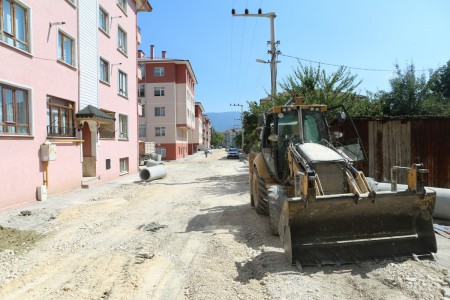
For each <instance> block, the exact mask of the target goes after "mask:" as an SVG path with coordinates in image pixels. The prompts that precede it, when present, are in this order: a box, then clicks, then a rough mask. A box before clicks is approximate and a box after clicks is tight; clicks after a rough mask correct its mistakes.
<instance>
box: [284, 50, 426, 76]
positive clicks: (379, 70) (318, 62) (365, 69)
mask: <svg viewBox="0 0 450 300" xmlns="http://www.w3.org/2000/svg"><path fill="white" fill-rule="evenodd" d="M280 55H281V56H284V57H289V58H294V59H296V60H300V61H306V62H309V63H315V64H319V65H326V66H333V67H346V68H348V69H353V70H361V71H372V72H394V71H395V70H392V69H389V70H388V69H373V68H360V67H351V66H346V65H338V64H331V63H325V62H321V61H314V60H310V59H305V58H300V57H296V56H292V55H286V54H280ZM415 71H416V72H426V71H428V69H423V70H415Z"/></svg>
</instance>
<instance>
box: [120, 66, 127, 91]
mask: <svg viewBox="0 0 450 300" xmlns="http://www.w3.org/2000/svg"><path fill="white" fill-rule="evenodd" d="M127 81H128V80H127V74H125V73H124V72H122V71H120V70H119V95H122V96H125V97H126V96H128V88H127V86H128V82H127Z"/></svg>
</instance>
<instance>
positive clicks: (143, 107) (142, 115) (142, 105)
mask: <svg viewBox="0 0 450 300" xmlns="http://www.w3.org/2000/svg"><path fill="white" fill-rule="evenodd" d="M141 107H142V113H141V117H145V104H141Z"/></svg>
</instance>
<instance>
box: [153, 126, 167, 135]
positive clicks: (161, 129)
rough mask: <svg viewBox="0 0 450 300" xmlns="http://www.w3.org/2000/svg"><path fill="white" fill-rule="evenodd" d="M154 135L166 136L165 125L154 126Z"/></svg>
mask: <svg viewBox="0 0 450 300" xmlns="http://www.w3.org/2000/svg"><path fill="white" fill-rule="evenodd" d="M155 136H166V127H155Z"/></svg>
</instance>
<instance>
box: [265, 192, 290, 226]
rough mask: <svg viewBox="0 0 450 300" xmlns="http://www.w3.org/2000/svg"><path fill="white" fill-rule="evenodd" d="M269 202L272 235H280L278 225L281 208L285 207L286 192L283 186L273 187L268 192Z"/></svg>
mask: <svg viewBox="0 0 450 300" xmlns="http://www.w3.org/2000/svg"><path fill="white" fill-rule="evenodd" d="M267 198H268V200H269V226H270V233H272V234H273V235H279V232H278V223H279V221H280V215H281V208H282V207H283V203H284V199H286V192H285V189H284V186H282V185H272V186H271V187H270V188H269V190H268V196H267Z"/></svg>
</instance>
